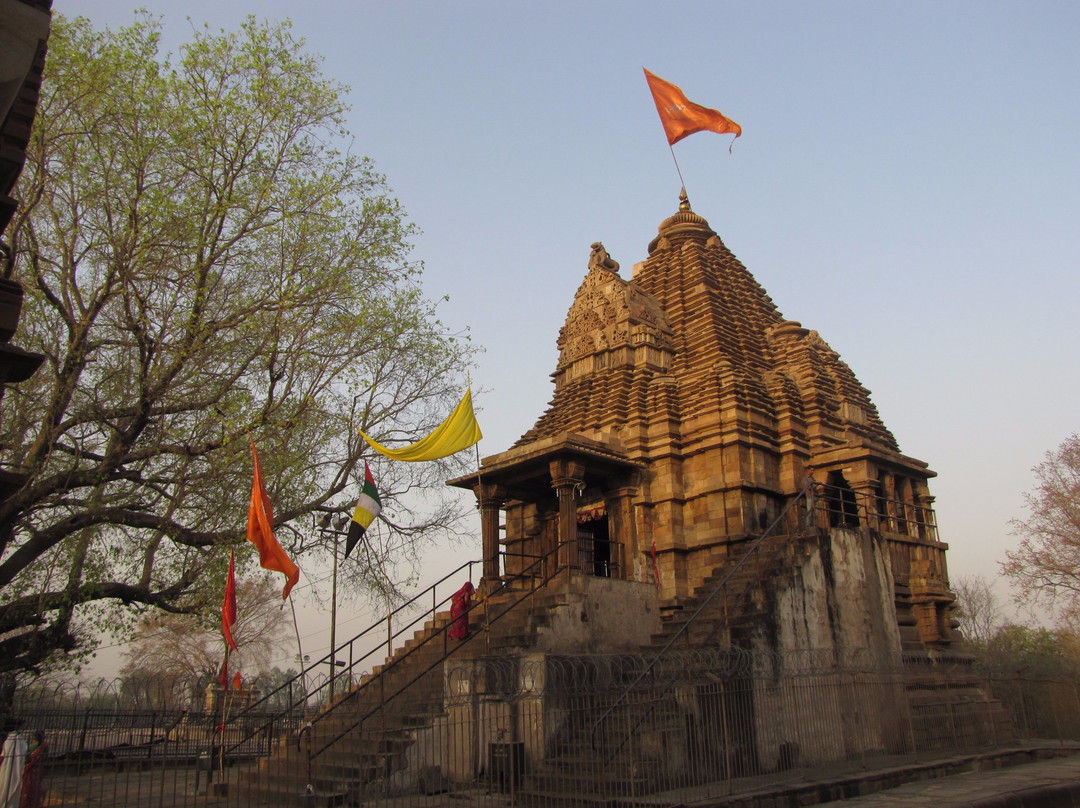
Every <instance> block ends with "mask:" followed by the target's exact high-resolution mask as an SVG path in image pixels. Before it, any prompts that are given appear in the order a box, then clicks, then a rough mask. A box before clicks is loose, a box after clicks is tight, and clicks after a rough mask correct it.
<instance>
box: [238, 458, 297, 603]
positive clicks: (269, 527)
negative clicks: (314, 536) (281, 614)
mask: <svg viewBox="0 0 1080 808" xmlns="http://www.w3.org/2000/svg"><path fill="white" fill-rule="evenodd" d="M251 456H252V458H253V459H254V460H255V477H254V479H253V480H252V482H251V506H250V507H249V508H248V528H247V538H248V541H249V542H251V543H252V544H254V545H255V546H256V547H257V548H259V566H261V567H262V568H263V569H264V570H274V571H275V572H280V573H281V574H282V575H284V576H285V589H284V591H283V592H282V593H281V599H282V600H286V599H287V598H288V597H289V592H290V591H291V590H292V588H293V586H294V585H295V584H296V582H297V581H299V580H300V568H299V567H298V566H296V564H294V563H293V561H292V559H291V558H289V556H288V555H286V554H285V551H284V550H282V549H281V545H280V544H278V540H277V539H275V538H274V530H273V524H274V509H273V508H272V507H271V505H270V497H269V495H268V494H267V493H266V487H265V486H264V485H263V478H262V469H261V468H260V467H259V455H258V454H256V452H255V441H254V439H252V440H251Z"/></svg>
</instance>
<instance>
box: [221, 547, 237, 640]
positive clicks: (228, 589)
mask: <svg viewBox="0 0 1080 808" xmlns="http://www.w3.org/2000/svg"><path fill="white" fill-rule="evenodd" d="M234 623H236V556H235V554H234V553H233V552H232V551H231V550H230V551H229V577H228V578H227V579H226V580H225V602H224V603H222V604H221V633H222V634H224V635H225V642H226V643H227V644H228V646H229V647H230V648H232V649H233V650H234V651H238V650H240V649H238V648H237V647H236V640H234V639H233V635H232V627H233V624H234Z"/></svg>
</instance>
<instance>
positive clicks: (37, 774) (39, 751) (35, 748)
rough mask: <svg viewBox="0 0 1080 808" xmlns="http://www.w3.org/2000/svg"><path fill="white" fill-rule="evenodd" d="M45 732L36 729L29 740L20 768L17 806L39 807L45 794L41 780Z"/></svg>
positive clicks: (43, 775) (42, 775)
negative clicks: (20, 793)
mask: <svg viewBox="0 0 1080 808" xmlns="http://www.w3.org/2000/svg"><path fill="white" fill-rule="evenodd" d="M47 747H48V745H47V744H46V743H45V733H43V732H42V731H41V730H38V731H37V732H35V733H34V735H33V738H31V740H30V746H29V747H28V748H27V750H26V763H25V764H24V765H23V770H22V796H21V797H20V798H19V808H41V803H42V801H43V798H44V796H45V791H44V788H43V782H42V781H43V780H44V779H45V750H46V748H47Z"/></svg>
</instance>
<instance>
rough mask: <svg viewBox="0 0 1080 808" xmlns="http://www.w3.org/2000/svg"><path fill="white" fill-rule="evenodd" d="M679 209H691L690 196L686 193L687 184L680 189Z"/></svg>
mask: <svg viewBox="0 0 1080 808" xmlns="http://www.w3.org/2000/svg"><path fill="white" fill-rule="evenodd" d="M679 210H690V197H688V196H687V195H686V186H685V185H684V186H683V187H682V190H680V191H679Z"/></svg>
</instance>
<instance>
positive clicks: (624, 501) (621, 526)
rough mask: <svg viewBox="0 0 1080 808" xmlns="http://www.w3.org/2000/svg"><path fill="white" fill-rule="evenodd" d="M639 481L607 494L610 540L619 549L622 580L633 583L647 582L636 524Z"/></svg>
mask: <svg viewBox="0 0 1080 808" xmlns="http://www.w3.org/2000/svg"><path fill="white" fill-rule="evenodd" d="M637 493H638V488H637V481H636V480H633V481H632V484H630V485H624V486H621V487H619V488H616V489H614V490H612V491H609V492H607V495H606V496H605V501H606V504H607V514H608V539H609V540H610V541H611V543H612V547H618V548H619V556H618V559H617V561H618V564H619V575H618V577H620V578H626V579H627V580H631V581H641V580H646V579H647V576H644V575H642V574H641V570H640V569H639V568H640V566H641V555H640V551H641V548H639V547H638V543H637V530H636V525H635V524H634V505H633V501H634V497H635V496H637Z"/></svg>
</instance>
